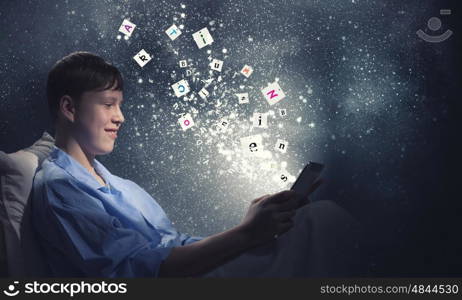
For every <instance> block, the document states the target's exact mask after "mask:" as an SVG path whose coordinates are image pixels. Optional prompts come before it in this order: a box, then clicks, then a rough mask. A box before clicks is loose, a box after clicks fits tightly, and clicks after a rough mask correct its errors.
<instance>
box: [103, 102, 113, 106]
mask: <svg viewBox="0 0 462 300" xmlns="http://www.w3.org/2000/svg"><path fill="white" fill-rule="evenodd" d="M104 105H105V106H106V107H111V106H112V103H106V104H104Z"/></svg>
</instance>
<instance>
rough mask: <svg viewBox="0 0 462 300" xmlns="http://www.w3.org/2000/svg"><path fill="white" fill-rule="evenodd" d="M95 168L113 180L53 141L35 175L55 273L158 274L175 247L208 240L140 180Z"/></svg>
mask: <svg viewBox="0 0 462 300" xmlns="http://www.w3.org/2000/svg"><path fill="white" fill-rule="evenodd" d="M94 168H95V170H96V172H97V173H98V174H99V175H100V176H101V177H103V178H104V181H105V182H106V184H107V185H106V186H101V184H100V183H99V182H98V181H97V180H96V178H94V176H93V175H91V174H90V173H89V172H88V170H87V169H85V168H84V167H83V166H82V165H81V164H80V163H78V162H77V161H76V160H75V159H74V158H72V157H71V156H70V155H68V154H67V153H66V152H64V151H62V150H61V149H59V148H57V147H56V146H53V150H52V152H51V153H50V155H49V156H48V158H47V159H45V161H44V162H43V164H42V165H41V168H40V169H39V170H38V172H37V173H36V175H35V178H34V183H33V190H32V198H31V206H32V224H33V226H34V230H35V231H36V234H37V236H38V239H39V244H40V246H41V249H42V251H43V254H44V256H45V257H46V260H47V263H48V265H49V267H50V269H51V272H52V274H51V276H57V277H61V276H62V277H157V276H158V272H159V267H160V264H161V263H162V261H163V260H165V259H166V258H167V256H168V255H169V254H170V252H171V250H172V248H173V247H178V246H182V245H186V244H189V243H193V242H195V241H199V240H201V239H202V237H192V236H189V235H187V234H184V233H180V232H178V231H177V230H176V229H175V228H174V227H173V225H172V223H171V221H170V220H169V218H168V217H167V215H166V214H165V212H164V210H163V209H162V208H161V207H160V206H159V204H158V203H157V202H156V201H155V200H154V199H153V198H152V197H151V196H150V195H149V194H148V193H147V192H146V191H145V190H143V189H142V188H141V187H140V186H138V185H137V184H136V183H134V182H132V181H130V180H126V179H123V178H120V177H118V176H115V175H112V174H111V173H110V172H109V171H108V170H107V169H106V168H105V167H104V166H103V165H102V164H101V163H100V162H98V161H97V160H96V159H95V160H94Z"/></svg>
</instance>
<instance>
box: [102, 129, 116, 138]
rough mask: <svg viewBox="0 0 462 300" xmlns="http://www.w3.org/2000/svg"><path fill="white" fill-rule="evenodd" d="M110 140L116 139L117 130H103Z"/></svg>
mask: <svg viewBox="0 0 462 300" xmlns="http://www.w3.org/2000/svg"><path fill="white" fill-rule="evenodd" d="M104 131H106V132H107V133H109V135H110V136H111V137H112V138H114V139H115V138H117V130H115V129H104Z"/></svg>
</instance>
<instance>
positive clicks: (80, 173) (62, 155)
mask: <svg viewBox="0 0 462 300" xmlns="http://www.w3.org/2000/svg"><path fill="white" fill-rule="evenodd" d="M50 160H51V161H53V162H54V163H55V164H57V165H58V166H60V167H61V168H62V169H63V170H64V171H66V172H67V173H68V174H69V175H71V176H72V177H74V178H75V179H77V180H78V181H81V182H84V183H85V184H87V185H89V186H90V187H92V188H94V189H101V190H107V189H108V188H107V187H106V186H102V185H101V184H100V183H99V182H98V181H97V180H96V178H95V177H94V176H93V175H92V174H90V172H89V171H88V170H87V169H86V168H85V167H84V166H82V165H81V164H80V163H79V162H78V161H77V160H75V159H74V158H73V157H72V156H70V155H69V154H67V153H66V152H65V151H63V150H61V149H60V148H58V147H56V145H53V147H52V151H51V153H50ZM93 167H94V168H95V170H96V172H98V174H99V175H100V176H101V177H103V179H104V181H105V182H106V183H107V184H109V185H110V179H111V173H110V172H109V171H108V170H107V169H106V168H105V167H104V166H103V165H102V164H101V163H100V162H99V161H97V160H96V159H95V160H94V162H93Z"/></svg>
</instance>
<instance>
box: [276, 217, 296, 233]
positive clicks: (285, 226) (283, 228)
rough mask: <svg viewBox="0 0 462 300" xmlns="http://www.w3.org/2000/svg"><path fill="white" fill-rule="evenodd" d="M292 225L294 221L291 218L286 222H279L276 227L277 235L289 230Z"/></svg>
mask: <svg viewBox="0 0 462 300" xmlns="http://www.w3.org/2000/svg"><path fill="white" fill-rule="evenodd" d="M292 227H294V222H293V221H292V220H290V221H288V222H284V223H281V224H280V225H279V227H278V233H277V235H278V236H280V235H282V234H284V233H286V232H287V231H289V230H290V229H291V228H292Z"/></svg>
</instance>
